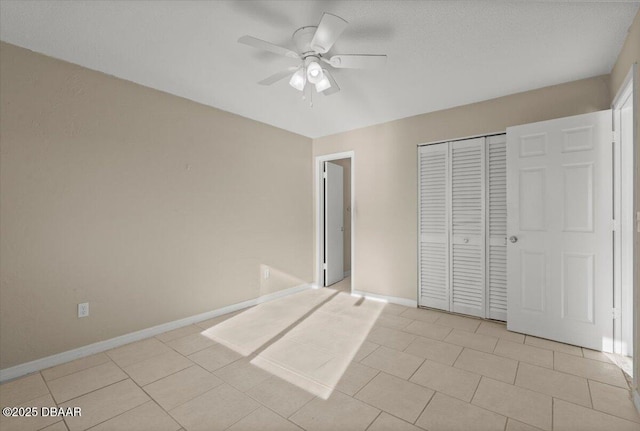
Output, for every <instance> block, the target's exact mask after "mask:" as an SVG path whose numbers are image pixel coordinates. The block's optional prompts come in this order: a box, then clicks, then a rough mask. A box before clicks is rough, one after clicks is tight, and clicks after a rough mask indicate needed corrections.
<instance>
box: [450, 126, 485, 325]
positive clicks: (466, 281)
mask: <svg viewBox="0 0 640 431" xmlns="http://www.w3.org/2000/svg"><path fill="white" fill-rule="evenodd" d="M484 141H485V139H484V138H476V139H467V140H464V141H457V142H452V143H450V144H449V159H450V171H451V205H450V225H451V229H450V244H451V247H450V250H449V260H450V270H449V271H450V274H451V311H454V312H457V313H464V314H469V315H472V316H479V317H485V312H486V310H485V296H486V295H485V258H484V252H485V237H484V231H485V199H484V184H485V178H484V174H485V172H484Z"/></svg>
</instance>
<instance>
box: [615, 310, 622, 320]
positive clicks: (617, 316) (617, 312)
mask: <svg viewBox="0 0 640 431" xmlns="http://www.w3.org/2000/svg"><path fill="white" fill-rule="evenodd" d="M620 317H622V314H621V313H620V309H619V308H614V309H613V320H617V319H620Z"/></svg>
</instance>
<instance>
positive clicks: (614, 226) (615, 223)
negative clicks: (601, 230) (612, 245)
mask: <svg viewBox="0 0 640 431" xmlns="http://www.w3.org/2000/svg"><path fill="white" fill-rule="evenodd" d="M619 226H620V223H618V220H611V230H612V231H613V232H617V231H618V227H619Z"/></svg>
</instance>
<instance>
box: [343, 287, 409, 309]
mask: <svg viewBox="0 0 640 431" xmlns="http://www.w3.org/2000/svg"><path fill="white" fill-rule="evenodd" d="M351 294H352V295H356V296H364V297H365V298H370V299H377V300H381V301H386V302H389V303H391V304H398V305H404V306H405V307H414V308H415V307H417V306H418V301H414V300H412V299H407V298H398V297H396V296H385V295H377V294H375V293H369V292H362V291H360V290H352V291H351Z"/></svg>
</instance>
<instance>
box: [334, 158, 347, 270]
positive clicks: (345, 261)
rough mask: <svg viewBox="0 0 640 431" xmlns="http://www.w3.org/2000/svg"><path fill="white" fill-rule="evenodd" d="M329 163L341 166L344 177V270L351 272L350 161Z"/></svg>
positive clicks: (343, 160) (340, 160)
mask: <svg viewBox="0 0 640 431" xmlns="http://www.w3.org/2000/svg"><path fill="white" fill-rule="evenodd" d="M331 163H335V164H336V165H340V166H342V169H343V171H342V173H343V175H344V180H343V185H344V190H343V193H342V196H343V201H344V202H343V204H342V207H343V209H344V215H343V217H344V221H343V223H344V251H343V254H344V270H345V272H346V271H351V159H339V160H332V161H331Z"/></svg>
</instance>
